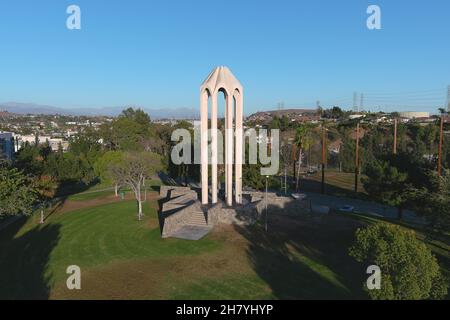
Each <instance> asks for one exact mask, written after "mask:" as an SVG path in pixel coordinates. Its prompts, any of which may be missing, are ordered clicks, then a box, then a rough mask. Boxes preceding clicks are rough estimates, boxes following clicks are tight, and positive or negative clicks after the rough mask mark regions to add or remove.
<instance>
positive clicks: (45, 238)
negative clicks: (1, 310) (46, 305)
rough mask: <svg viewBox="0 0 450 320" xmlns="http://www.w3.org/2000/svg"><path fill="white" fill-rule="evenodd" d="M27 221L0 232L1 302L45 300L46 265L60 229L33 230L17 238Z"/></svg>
mask: <svg viewBox="0 0 450 320" xmlns="http://www.w3.org/2000/svg"><path fill="white" fill-rule="evenodd" d="M27 219H28V218H25V217H24V218H21V219H19V220H17V221H15V222H14V223H12V224H11V225H9V226H8V227H7V228H5V229H3V230H2V231H1V232H0V299H48V298H49V294H50V277H51V275H50V274H48V273H47V264H48V261H49V258H50V254H51V252H52V250H53V248H54V247H55V246H56V245H57V243H58V239H59V234H60V226H59V225H57V224H48V225H44V226H36V227H34V228H33V229H31V230H29V231H27V232H25V233H24V234H21V235H17V236H16V234H17V233H18V231H19V230H20V229H21V228H22V226H23V225H24V224H25V223H26V221H27Z"/></svg>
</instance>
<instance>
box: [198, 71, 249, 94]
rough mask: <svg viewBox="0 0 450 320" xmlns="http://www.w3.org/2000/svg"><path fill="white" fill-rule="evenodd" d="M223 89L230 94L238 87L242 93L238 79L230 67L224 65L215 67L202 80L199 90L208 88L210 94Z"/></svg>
mask: <svg viewBox="0 0 450 320" xmlns="http://www.w3.org/2000/svg"><path fill="white" fill-rule="evenodd" d="M222 88H223V89H225V90H226V91H227V93H228V94H230V95H232V94H233V92H234V90H236V89H238V90H239V92H241V93H242V85H241V83H240V82H239V80H238V79H236V77H235V76H234V75H233V73H231V71H230V69H228V67H225V66H220V67H216V68H215V69H214V70H213V71H212V72H211V73H210V74H209V76H208V77H207V78H206V80H205V81H203V83H202V85H201V87H200V90H201V91H203V90H205V89H208V90H209V91H210V94H213V93H214V92H216V91H218V90H219V89H222Z"/></svg>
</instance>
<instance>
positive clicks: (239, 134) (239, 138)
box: [235, 91, 244, 204]
mask: <svg viewBox="0 0 450 320" xmlns="http://www.w3.org/2000/svg"><path fill="white" fill-rule="evenodd" d="M235 99H236V120H235V123H236V130H235V131H236V160H235V161H236V162H235V179H236V181H235V190H236V203H239V204H241V203H242V153H243V150H242V148H243V137H244V132H243V125H242V122H243V112H242V110H243V106H242V101H243V96H242V93H239V92H237V91H236V95H235Z"/></svg>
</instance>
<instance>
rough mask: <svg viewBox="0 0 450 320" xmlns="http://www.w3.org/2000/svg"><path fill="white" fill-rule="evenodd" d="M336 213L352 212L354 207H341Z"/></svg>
mask: <svg viewBox="0 0 450 320" xmlns="http://www.w3.org/2000/svg"><path fill="white" fill-rule="evenodd" d="M338 211H340V212H354V211H355V207H353V206H350V205H345V206H342V207H340V208H338Z"/></svg>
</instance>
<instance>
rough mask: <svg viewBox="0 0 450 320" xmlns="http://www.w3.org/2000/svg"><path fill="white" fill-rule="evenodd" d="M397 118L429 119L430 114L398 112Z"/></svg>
mask: <svg viewBox="0 0 450 320" xmlns="http://www.w3.org/2000/svg"><path fill="white" fill-rule="evenodd" d="M399 116H400V118H405V119H410V120H412V119H425V118H429V117H430V113H429V112H422V111H404V112H399Z"/></svg>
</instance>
